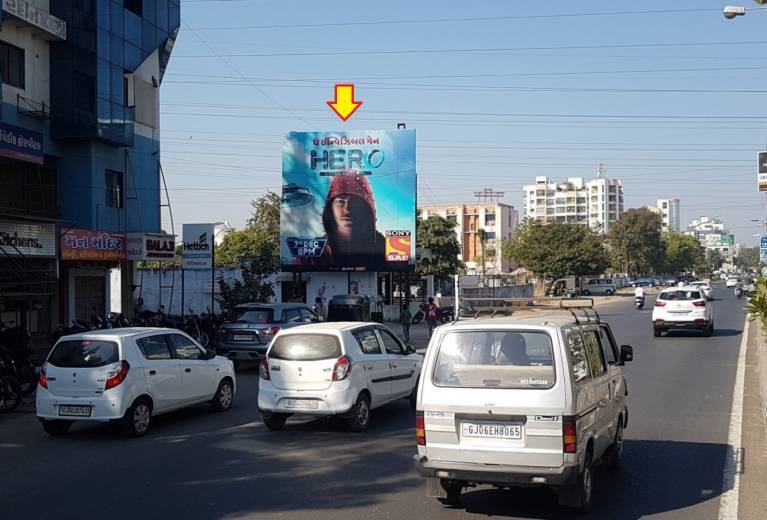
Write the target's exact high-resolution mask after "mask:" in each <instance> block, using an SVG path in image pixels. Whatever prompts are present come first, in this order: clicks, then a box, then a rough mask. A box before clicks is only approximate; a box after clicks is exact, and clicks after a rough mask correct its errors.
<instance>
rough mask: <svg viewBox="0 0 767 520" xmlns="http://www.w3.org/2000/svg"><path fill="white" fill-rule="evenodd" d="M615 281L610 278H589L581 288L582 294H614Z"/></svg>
mask: <svg viewBox="0 0 767 520" xmlns="http://www.w3.org/2000/svg"><path fill="white" fill-rule="evenodd" d="M615 291H616V287H615V281H614V280H613V279H612V278H591V279H589V281H588V282H586V284H584V286H583V294H586V295H589V294H604V295H606V296H610V295H612V294H615Z"/></svg>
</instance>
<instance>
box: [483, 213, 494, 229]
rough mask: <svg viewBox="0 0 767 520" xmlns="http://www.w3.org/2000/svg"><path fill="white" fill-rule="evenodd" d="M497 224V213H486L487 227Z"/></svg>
mask: <svg viewBox="0 0 767 520" xmlns="http://www.w3.org/2000/svg"><path fill="white" fill-rule="evenodd" d="M493 224H495V213H485V225H486V226H492V225H493Z"/></svg>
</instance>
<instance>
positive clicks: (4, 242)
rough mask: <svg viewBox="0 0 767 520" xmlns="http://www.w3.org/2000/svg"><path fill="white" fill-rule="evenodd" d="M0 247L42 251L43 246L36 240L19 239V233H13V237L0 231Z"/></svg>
mask: <svg viewBox="0 0 767 520" xmlns="http://www.w3.org/2000/svg"><path fill="white" fill-rule="evenodd" d="M0 246H6V247H28V248H33V249H42V248H43V245H42V244H41V243H40V241H39V240H38V239H37V238H34V237H20V236H19V233H18V232H16V231H14V232H13V235H11V234H9V233H6V232H5V231H0Z"/></svg>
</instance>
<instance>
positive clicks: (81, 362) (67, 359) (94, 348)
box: [48, 339, 120, 368]
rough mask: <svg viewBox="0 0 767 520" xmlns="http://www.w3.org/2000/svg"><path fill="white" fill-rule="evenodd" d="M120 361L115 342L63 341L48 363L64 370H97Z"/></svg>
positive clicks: (57, 346) (55, 349)
mask: <svg viewBox="0 0 767 520" xmlns="http://www.w3.org/2000/svg"><path fill="white" fill-rule="evenodd" d="M119 360H120V356H119V352H118V350H117V343H115V342H113V341H98V340H89V339H85V340H79V341H62V342H60V343H59V344H58V345H56V348H54V349H53V352H51V355H50V357H49V358H48V363H50V364H51V365H53V366H56V367H62V368H95V367H103V366H106V365H111V364H112V363H116V362H118V361H119Z"/></svg>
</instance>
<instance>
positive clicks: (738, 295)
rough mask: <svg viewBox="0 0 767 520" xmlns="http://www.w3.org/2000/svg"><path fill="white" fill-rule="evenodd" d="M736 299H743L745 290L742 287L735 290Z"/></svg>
mask: <svg viewBox="0 0 767 520" xmlns="http://www.w3.org/2000/svg"><path fill="white" fill-rule="evenodd" d="M735 297H736V298H737V299H739V300H740V299H741V298H743V288H742V287H736V288H735Z"/></svg>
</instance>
